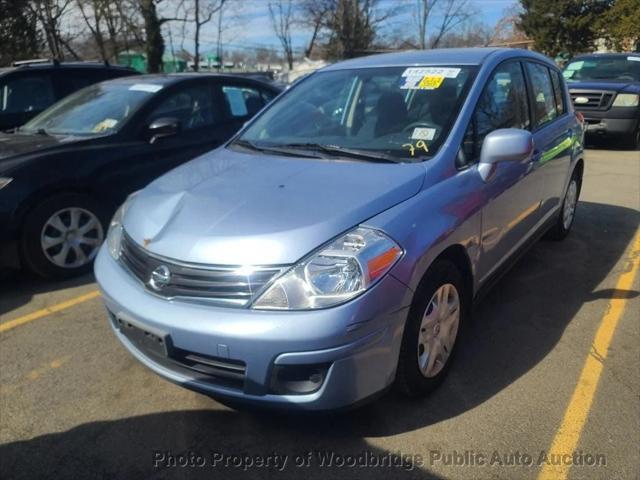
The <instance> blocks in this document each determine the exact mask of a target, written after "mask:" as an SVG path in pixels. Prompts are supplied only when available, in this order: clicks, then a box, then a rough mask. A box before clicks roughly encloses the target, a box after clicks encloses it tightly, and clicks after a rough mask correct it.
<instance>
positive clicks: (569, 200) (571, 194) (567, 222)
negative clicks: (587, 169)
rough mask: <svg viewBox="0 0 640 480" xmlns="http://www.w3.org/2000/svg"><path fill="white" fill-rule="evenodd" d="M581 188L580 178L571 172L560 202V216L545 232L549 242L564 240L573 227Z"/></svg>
mask: <svg viewBox="0 0 640 480" xmlns="http://www.w3.org/2000/svg"><path fill="white" fill-rule="evenodd" d="M581 186H582V178H581V177H580V175H579V173H578V172H577V171H574V172H573V175H572V176H571V180H569V185H568V186H567V191H566V192H565V194H564V199H563V200H562V207H561V208H560V214H559V215H558V219H557V220H556V223H555V224H554V225H553V227H551V229H550V230H549V231H548V232H547V235H546V237H547V238H548V239H550V240H556V241H560V240H564V239H565V238H566V237H567V235H569V232H570V231H571V227H572V225H573V221H574V220H575V218H576V208H577V207H578V200H579V198H580V188H581Z"/></svg>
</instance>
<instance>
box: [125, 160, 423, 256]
mask: <svg viewBox="0 0 640 480" xmlns="http://www.w3.org/2000/svg"><path fill="white" fill-rule="evenodd" d="M424 175H425V167H424V165H423V164H386V163H385V164H382V163H370V162H353V161H336V160H323V159H309V158H295V157H278V156H271V155H260V154H255V155H252V154H245V153H239V152H233V151H230V150H228V149H225V148H221V149H218V150H216V151H214V152H211V153H209V154H207V155H205V156H203V157H200V158H198V159H196V160H193V161H191V162H189V163H187V164H185V165H182V166H180V167H178V168H177V169H175V170H173V171H171V172H169V173H168V174H166V175H164V176H162V177H160V178H159V179H157V180H156V181H154V182H153V183H151V184H150V185H149V186H148V187H147V188H145V189H144V190H142V191H140V192H139V193H138V194H137V196H136V197H135V198H134V199H133V201H132V202H131V204H130V206H129V208H128V209H127V211H126V213H125V218H124V227H125V230H126V231H127V233H128V235H129V236H130V237H131V238H132V239H133V240H134V241H136V242H137V243H139V244H142V245H146V246H147V249H148V250H149V251H151V252H153V253H156V254H158V255H162V256H165V257H169V258H173V259H178V260H182V261H186V262H194V263H204V264H216V265H284V264H291V263H294V262H296V261H297V260H299V259H300V258H301V257H303V256H305V255H306V254H308V253H309V252H311V251H312V250H314V249H315V248H317V247H319V246H320V245H322V244H323V243H325V242H327V241H328V240H330V239H331V238H333V237H335V236H337V235H339V234H340V233H342V232H344V231H346V230H348V229H350V228H352V227H354V226H356V225H358V224H359V223H361V222H363V221H364V220H366V219H368V218H370V217H372V216H374V215H376V214H378V213H380V212H382V211H383V210H386V209H388V208H390V207H392V206H394V205H396V204H398V203H400V202H402V201H404V200H406V199H408V198H409V197H411V196H413V195H415V194H416V193H417V192H418V191H419V190H420V188H421V186H422V183H423V180H424Z"/></svg>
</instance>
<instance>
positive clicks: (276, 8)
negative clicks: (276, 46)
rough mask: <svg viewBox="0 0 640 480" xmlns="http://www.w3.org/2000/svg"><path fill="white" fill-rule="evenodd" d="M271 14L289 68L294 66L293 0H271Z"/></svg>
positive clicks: (274, 29)
mask: <svg viewBox="0 0 640 480" xmlns="http://www.w3.org/2000/svg"><path fill="white" fill-rule="evenodd" d="M269 15H270V16H271V24H272V25H273V31H274V33H275V34H276V36H277V37H278V40H280V44H281V45H282V50H284V55H285V57H286V59H287V64H288V65H289V70H291V69H292V68H293V46H292V44H291V24H292V23H293V20H294V11H293V1H292V0H276V1H271V2H269Z"/></svg>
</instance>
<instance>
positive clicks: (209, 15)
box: [183, 0, 225, 72]
mask: <svg viewBox="0 0 640 480" xmlns="http://www.w3.org/2000/svg"><path fill="white" fill-rule="evenodd" d="M224 3H225V0H190V1H186V2H185V3H184V7H183V8H184V9H185V23H184V28H187V27H189V26H191V25H192V26H193V29H194V30H193V43H194V50H195V55H194V63H193V69H194V70H195V71H196V72H197V71H198V70H199V69H200V32H201V30H202V27H203V26H204V25H206V24H207V23H209V22H210V21H211V20H212V19H213V16H214V15H215V14H216V12H219V11H220V10H221V9H222V7H223V5H224ZM184 28H183V30H184Z"/></svg>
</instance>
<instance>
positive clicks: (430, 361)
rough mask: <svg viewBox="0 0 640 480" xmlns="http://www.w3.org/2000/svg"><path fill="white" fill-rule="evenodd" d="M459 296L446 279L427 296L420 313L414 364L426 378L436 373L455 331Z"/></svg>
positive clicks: (449, 346) (453, 340)
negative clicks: (421, 313)
mask: <svg viewBox="0 0 640 480" xmlns="http://www.w3.org/2000/svg"><path fill="white" fill-rule="evenodd" d="M459 323H460V296H459V295H458V290H457V289H456V287H455V286H454V285H452V284H450V283H447V284H445V285H442V286H441V287H440V288H439V289H438V290H437V291H436V292H435V293H434V294H433V297H431V300H430V301H429V304H428V305H427V309H426V310H425V312H424V314H423V316H422V323H421V324H420V332H419V334H418V366H419V368H420V372H421V373H422V375H424V376H425V377H427V378H432V377H435V376H436V375H438V373H440V372H441V371H442V369H443V368H444V366H445V365H446V363H447V361H448V360H449V356H450V355H451V351H452V350H453V345H454V344H455V341H456V337H457V335H458V325H459Z"/></svg>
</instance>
